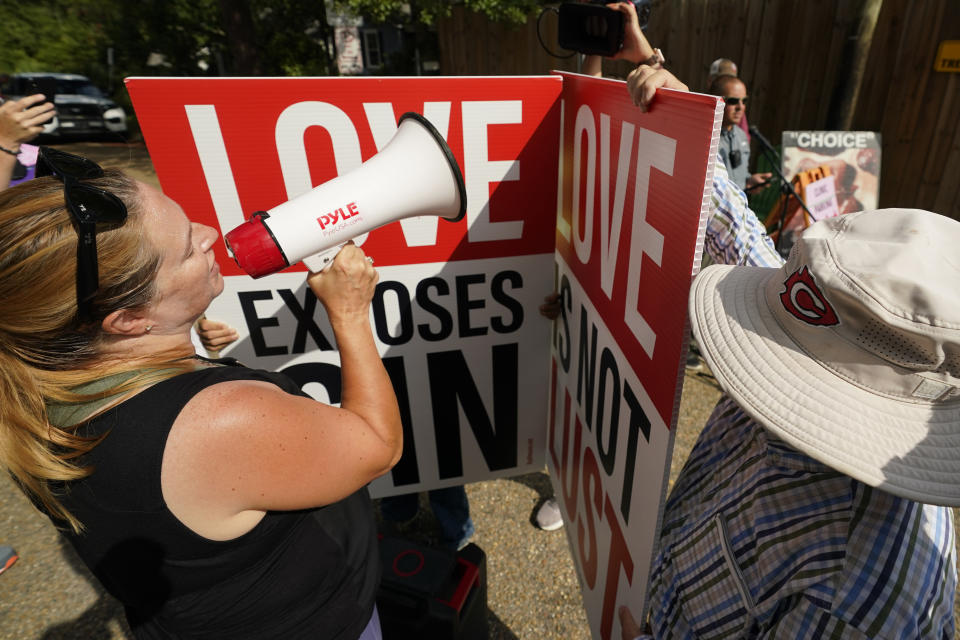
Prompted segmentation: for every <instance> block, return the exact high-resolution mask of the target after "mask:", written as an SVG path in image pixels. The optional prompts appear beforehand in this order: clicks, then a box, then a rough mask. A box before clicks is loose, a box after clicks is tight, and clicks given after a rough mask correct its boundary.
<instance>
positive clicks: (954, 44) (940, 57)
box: [933, 40, 960, 73]
mask: <svg viewBox="0 0 960 640" xmlns="http://www.w3.org/2000/svg"><path fill="white" fill-rule="evenodd" d="M933 70H934V71H952V72H953V73H960V40H944V41H943V42H941V43H940V47H939V48H938V49H937V59H936V61H934V63H933Z"/></svg>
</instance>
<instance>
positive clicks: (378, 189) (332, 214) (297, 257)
mask: <svg viewBox="0 0 960 640" xmlns="http://www.w3.org/2000/svg"><path fill="white" fill-rule="evenodd" d="M466 210H467V193H466V189H465V188H464V184H463V174H462V173H461V172H460V167H459V166H458V165H457V161H456V159H454V157H453V153H451V151H450V148H449V147H448V146H447V143H446V142H444V140H443V136H441V135H440V134H439V133H438V132H437V130H436V129H435V128H434V127H433V125H432V124H430V122H429V121H428V120H427V119H426V118H424V117H423V116H422V115H420V114H419V113H412V112H411V113H405V114H403V115H402V116H400V121H399V124H398V126H397V132H396V133H395V134H394V136H393V137H392V138H391V139H390V141H389V142H388V143H387V145H386V146H385V147H384V148H383V149H381V150H380V152H379V153H377V154H376V155H375V156H373V157H372V158H370V159H369V160H367V161H366V162H364V163H363V164H362V165H360V166H359V167H357V168H356V169H353V170H352V171H349V172H347V173H345V174H343V175H342V176H338V177H336V178H334V179H332V180H330V181H328V182H325V183H323V184H322V185H320V186H318V187H315V188H314V189H312V190H311V191H308V192H306V193H304V194H302V195H300V196H297V197H296V198H293V199H292V200H288V201H287V202H284V203H283V204H281V205H278V206H276V207H274V208H273V209H270V210H269V211H258V212H256V213H254V214H253V215H252V216H250V219H249V220H247V221H246V222H244V223H243V224H241V225H240V226H238V227H237V228H235V229H233V230H232V231H230V232H228V233H227V234H226V235H225V236H224V241H225V242H226V244H227V251H229V252H230V255H232V256H233V259H234V260H236V262H237V264H238V265H239V266H240V268H241V269H243V270H244V271H246V272H247V273H248V274H250V275H251V276H253V277H254V278H260V277H263V276H266V275H270V274H271V273H276V272H277V271H280V270H282V269H285V268H287V267H288V266H290V265H292V264H296V263H297V262H301V261H302V262H303V263H304V264H305V265H306V266H307V268H308V269H310V270H311V271H321V270H323V269H324V268H325V267H327V266H328V265H329V264H330V263H331V262H333V259H334V257H336V255H337V253H338V252H339V251H340V248H341V247H342V246H343V245H344V244H346V243H347V241H349V240H350V239H352V238H355V237H357V236H359V235H361V234H363V233H366V232H367V231H371V230H373V229H376V228H377V227H381V226H383V225H385V224H387V223H390V222H393V221H395V220H400V219H401V218H409V217H413V216H423V215H433V216H439V217H441V218H445V219H447V220H449V221H451V222H456V221H458V220H460V219H462V218H463V216H464V214H465V213H466Z"/></svg>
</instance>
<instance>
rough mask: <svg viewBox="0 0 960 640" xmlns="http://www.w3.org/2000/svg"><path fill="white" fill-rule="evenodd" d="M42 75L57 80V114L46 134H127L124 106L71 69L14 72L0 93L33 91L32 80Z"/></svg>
mask: <svg viewBox="0 0 960 640" xmlns="http://www.w3.org/2000/svg"><path fill="white" fill-rule="evenodd" d="M39 77H48V78H54V79H55V80H56V81H57V93H56V96H55V97H54V104H55V105H56V107H57V117H56V118H55V119H54V120H53V121H51V122H50V123H49V124H48V125H47V126H46V127H45V128H44V131H43V133H44V134H45V135H52V136H63V135H99V134H107V133H113V134H117V135H119V136H123V135H124V134H126V132H127V114H126V112H125V111H124V110H123V107H121V106H120V105H118V104H117V103H116V102H114V101H113V100H111V99H110V98H108V97H106V96H105V95H104V94H103V92H102V91H100V89H99V88H98V87H97V85H95V84H93V82H91V81H90V79H89V78H87V77H86V76H81V75H76V74H72V73H47V72H36V73H15V74H11V75H10V76H9V78H8V79H7V82H6V83H5V84H4V85H3V86H2V87H0V93H2V94H3V97H4V98H7V99H13V98H21V97H23V96H25V95H30V94H31V91H30V86H31V82H30V81H31V80H35V79H36V78H39Z"/></svg>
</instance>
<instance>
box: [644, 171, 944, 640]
mask: <svg viewBox="0 0 960 640" xmlns="http://www.w3.org/2000/svg"><path fill="white" fill-rule="evenodd" d="M713 198H714V206H715V209H716V210H715V216H714V219H713V220H712V221H711V222H710V224H709V226H708V235H709V237H708V241H707V247H708V251H709V252H710V253H711V256H712V257H713V258H714V259H715V260H716V261H718V262H731V263H736V264H751V265H759V266H771V267H775V266H778V265H779V264H780V263H781V262H782V260H781V258H780V256H779V255H778V254H777V253H776V251H775V250H774V249H773V246H772V244H771V243H770V242H769V240H768V239H766V238H765V235H764V234H763V233H762V227H761V226H760V224H759V222H758V221H757V220H756V217H755V216H754V215H753V213H752V212H751V211H750V210H749V209H748V208H747V207H746V198H745V196H744V195H743V192H741V191H740V190H739V189H737V188H735V187H733V185H731V184H730V183H728V182H727V180H726V172H725V171H723V167H722V165H720V166H718V167H717V177H716V178H715V180H714V194H713ZM955 591H956V559H955V552H954V528H953V517H952V511H951V510H950V509H949V508H945V507H936V506H930V505H923V504H920V503H917V502H913V501H911V500H906V499H903V498H898V497H896V496H893V495H891V494H888V493H885V492H883V491H880V490H877V489H873V488H871V487H869V486H867V485H865V484H863V483H861V482H858V481H856V480H853V479H852V478H849V477H847V476H845V475H843V474H841V473H838V472H836V471H833V470H832V469H830V468H828V467H826V466H824V465H822V464H820V463H819V462H817V461H815V460H813V459H812V458H810V457H808V456H806V455H805V454H802V453H800V452H798V451H796V450H795V449H793V448H792V447H789V446H788V445H786V444H784V443H783V442H782V441H780V440H778V439H777V438H776V437H774V436H773V435H772V434H770V433H768V432H767V431H766V430H765V429H763V428H762V427H761V426H760V425H759V424H758V423H756V422H754V421H753V420H752V419H751V418H750V417H749V416H748V415H746V414H745V413H744V412H743V410H742V409H740V407H739V406H737V404H736V403H734V402H733V401H732V400H730V399H729V398H726V397H724V398H722V399H721V400H720V402H719V403H718V404H717V407H716V409H714V412H713V415H712V416H711V417H710V419H709V420H708V422H707V425H706V426H705V427H704V430H703V432H702V433H701V434H700V438H699V440H698V441H697V444H696V445H695V446H694V448H693V450H692V451H691V453H690V456H689V458H688V460H687V463H686V465H685V466H684V468H683V471H682V472H681V473H680V477H679V479H678V480H677V483H676V485H675V486H674V487H673V491H672V493H671V496H670V499H669V500H668V501H667V503H666V507H665V511H664V520H663V528H662V530H661V536H660V551H659V554H658V556H657V559H656V561H655V562H654V566H653V571H652V573H651V582H650V623H651V626H652V628H653V630H654V637H656V638H769V639H781V638H786V639H789V640H799V639H809V640H814V639H819V638H854V639H858V640H859V639H862V638H891V639H892V638H942V639H952V638H953V637H954V621H953V601H954V593H955ZM641 637H643V638H645V637H648V636H641Z"/></svg>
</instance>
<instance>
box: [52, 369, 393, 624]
mask: <svg viewBox="0 0 960 640" xmlns="http://www.w3.org/2000/svg"><path fill="white" fill-rule="evenodd" d="M228 380H261V381H266V382H271V383H273V384H276V385H277V386H279V387H280V388H282V389H284V390H285V391H287V392H288V393H292V394H297V395H305V394H304V393H303V392H302V391H301V390H300V389H299V388H298V387H297V385H296V384H295V383H294V382H293V381H291V380H290V379H289V378H287V377H286V376H284V375H282V374H277V373H270V372H267V371H259V370H253V369H247V368H245V367H242V366H217V367H210V368H204V369H201V370H198V371H192V372H189V373H184V374H181V375H177V376H175V377H173V378H170V379H168V380H164V381H162V382H159V383H157V384H155V385H153V386H152V387H150V388H148V389H145V390H144V391H142V392H140V393H139V394H137V395H136V396H134V397H132V398H130V399H129V400H126V401H125V402H122V403H121V404H119V405H117V406H116V407H113V408H111V409H109V410H108V411H106V412H105V413H103V414H102V415H100V416H98V417H97V418H95V419H94V420H92V421H91V422H90V423H89V424H88V425H87V426H85V427H84V428H83V430H82V433H83V434H84V435H88V436H95V435H99V434H102V433H106V432H108V435H107V437H106V438H105V439H104V440H103V442H101V443H100V444H99V445H97V446H96V447H95V448H94V449H93V451H92V452H90V454H88V455H87V456H85V458H84V460H83V462H84V463H85V464H91V465H93V467H94V469H95V470H94V472H93V473H92V474H91V475H90V476H89V477H87V478H85V479H83V480H79V481H75V482H71V483H69V485H68V486H66V487H64V488H63V491H64V496H63V504H64V505H65V506H66V507H67V509H69V510H70V511H71V512H72V513H73V514H74V515H75V516H77V518H79V520H80V521H81V522H82V523H83V525H84V526H85V531H84V532H83V533H82V534H80V535H74V534H73V533H72V531H67V532H66V534H65V535H66V536H67V537H68V538H69V540H70V542H71V543H72V544H73V546H74V548H75V549H76V550H77V553H78V554H79V555H80V557H81V559H82V560H83V561H84V562H85V563H86V565H87V566H88V567H89V568H90V569H91V571H93V573H94V574H95V575H96V576H97V578H98V579H99V580H100V581H101V583H102V584H103V586H104V588H105V589H106V590H107V591H108V592H109V593H110V594H111V595H113V596H114V597H116V598H117V599H118V600H119V601H120V602H121V603H123V605H124V606H125V608H126V612H127V619H128V621H129V623H130V626H131V629H132V630H133V632H134V634H135V635H136V637H137V638H138V639H153V638H198V639H199V638H203V639H205V640H206V639H213V638H224V639H226V638H230V639H231V640H238V639H245V638H249V639H251V640H254V639H255V640H263V639H265V638H284V639H287V638H336V639H341V638H344V639H345V638H351V639H353V638H357V637H359V636H360V633H361V632H362V631H363V629H364V627H365V626H366V624H367V622H368V621H369V619H370V616H371V614H372V611H373V605H374V601H375V598H376V591H377V587H378V583H379V578H380V566H379V555H378V552H377V539H376V525H375V521H374V517H373V511H372V507H371V504H370V499H369V496H368V495H367V491H366V489H362V490H360V491H358V492H357V493H355V494H353V495H352V496H350V497H348V498H346V499H344V500H341V501H340V502H337V503H335V504H332V505H328V506H326V507H322V508H318V509H310V510H306V511H296V512H269V513H267V515H266V516H265V517H264V518H263V519H262V520H261V521H260V523H259V524H257V526H256V527H254V528H253V529H252V530H251V531H249V532H248V533H246V534H244V535H242V536H240V537H239V538H235V539H233V540H228V541H224V542H218V541H213V540H208V539H206V538H203V537H201V536H200V535H198V534H196V533H194V532H193V531H191V530H190V529H188V528H187V527H186V526H185V525H184V524H182V523H181V522H180V521H179V520H178V519H177V518H176V517H175V516H174V515H173V514H172V513H171V512H170V511H169V510H168V509H167V507H166V504H165V503H164V500H163V494H162V491H161V488H160V465H161V461H162V459H163V450H164V447H165V445H166V440H167V435H168V434H169V433H170V428H171V426H172V425H173V422H174V420H175V419H176V417H177V415H178V414H179V413H180V411H181V410H182V409H183V407H184V405H186V403H187V402H188V401H189V400H190V399H191V398H192V397H193V396H194V395H196V394H197V393H198V392H199V391H200V390H202V389H204V388H206V387H208V386H211V385H213V384H217V383H219V382H224V381H228Z"/></svg>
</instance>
